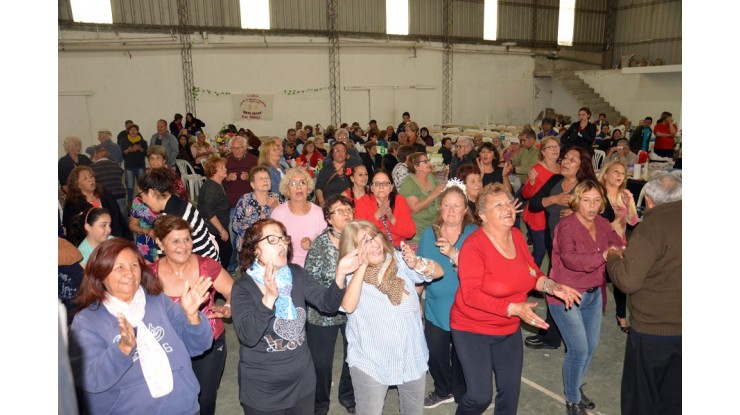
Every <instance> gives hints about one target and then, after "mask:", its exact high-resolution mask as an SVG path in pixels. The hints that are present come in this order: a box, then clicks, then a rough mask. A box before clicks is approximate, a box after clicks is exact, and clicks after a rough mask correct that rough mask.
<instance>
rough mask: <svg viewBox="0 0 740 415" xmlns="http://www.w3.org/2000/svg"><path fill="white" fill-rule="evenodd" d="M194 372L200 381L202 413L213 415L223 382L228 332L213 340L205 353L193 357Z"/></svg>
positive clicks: (199, 399) (203, 414) (199, 396)
mask: <svg viewBox="0 0 740 415" xmlns="http://www.w3.org/2000/svg"><path fill="white" fill-rule="evenodd" d="M191 360H192V362H193V372H195V377H196V378H197V379H198V383H200V394H199V395H198V403H200V413H201V415H213V414H215V413H216V394H217V393H218V386H219V385H220V384H221V375H223V373H224V366H226V333H221V335H220V336H219V337H218V339H215V340H213V345H212V346H211V348H210V349H208V350H207V351H206V352H205V353H203V354H202V355H200V356H198V357H194V358H192V359H191Z"/></svg>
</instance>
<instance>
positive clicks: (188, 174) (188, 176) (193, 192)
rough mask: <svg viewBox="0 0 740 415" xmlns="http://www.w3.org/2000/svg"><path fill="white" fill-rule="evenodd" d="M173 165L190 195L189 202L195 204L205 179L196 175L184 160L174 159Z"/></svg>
mask: <svg viewBox="0 0 740 415" xmlns="http://www.w3.org/2000/svg"><path fill="white" fill-rule="evenodd" d="M175 163H176V164H177V170H179V171H180V176H181V178H182V182H183V183H184V184H185V187H187V188H188V192H189V193H190V201H191V202H196V201H197V200H198V192H199V191H200V186H201V185H202V184H203V182H205V181H206V178H205V177H203V176H201V175H200V174H198V173H196V172H195V169H194V168H193V166H191V165H190V163H188V162H187V161H185V160H182V159H176V160H175Z"/></svg>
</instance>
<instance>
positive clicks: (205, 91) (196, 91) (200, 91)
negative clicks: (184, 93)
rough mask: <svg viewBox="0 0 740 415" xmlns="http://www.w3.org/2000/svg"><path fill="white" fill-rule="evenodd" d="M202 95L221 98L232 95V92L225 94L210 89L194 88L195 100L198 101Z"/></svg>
mask: <svg viewBox="0 0 740 415" xmlns="http://www.w3.org/2000/svg"><path fill="white" fill-rule="evenodd" d="M200 94H208V95H214V96H217V97H219V96H221V95H231V92H223V91H212V90H210V89H205V88H200V87H197V86H193V99H195V100H196V101H197V100H198V95H200Z"/></svg>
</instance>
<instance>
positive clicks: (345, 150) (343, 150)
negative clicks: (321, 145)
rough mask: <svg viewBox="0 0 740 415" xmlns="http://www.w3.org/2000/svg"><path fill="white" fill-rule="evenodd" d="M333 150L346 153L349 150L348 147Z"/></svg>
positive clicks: (333, 151)
mask: <svg viewBox="0 0 740 415" xmlns="http://www.w3.org/2000/svg"><path fill="white" fill-rule="evenodd" d="M331 152H332V153H346V152H347V149H345V148H335V149H334V150H332V151H331Z"/></svg>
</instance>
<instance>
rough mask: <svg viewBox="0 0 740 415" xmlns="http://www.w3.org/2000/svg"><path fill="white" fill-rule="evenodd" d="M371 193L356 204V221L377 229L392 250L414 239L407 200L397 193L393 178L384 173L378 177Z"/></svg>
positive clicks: (413, 228) (413, 227)
mask: <svg viewBox="0 0 740 415" xmlns="http://www.w3.org/2000/svg"><path fill="white" fill-rule="evenodd" d="M370 190H371V191H372V193H368V194H366V195H365V196H362V197H361V198H360V199H359V200H357V202H356V204H355V208H356V209H357V211H356V212H355V218H357V219H364V220H366V221H368V222H370V223H372V224H373V225H375V226H377V227H378V229H380V230H382V231H383V233H384V234H385V235H386V236H387V237H388V240H389V241H391V244H393V246H395V247H400V246H401V241H405V240H406V239H408V238H411V237H412V236H414V233H415V232H416V225H415V224H414V221H413V219H412V218H411V210H410V209H409V205H408V204H407V203H406V199H405V198H404V197H403V196H401V195H399V194H398V193H396V190H395V189H394V187H393V182H392V181H391V176H390V175H389V174H388V172H387V171H385V170H378V172H377V173H375V176H374V177H373V181H372V183H371V184H370Z"/></svg>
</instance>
